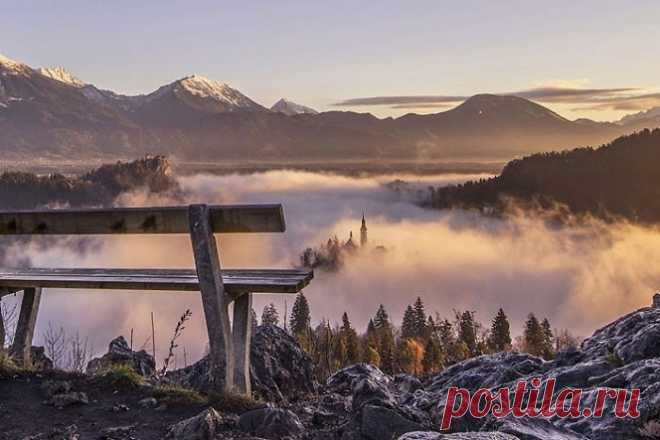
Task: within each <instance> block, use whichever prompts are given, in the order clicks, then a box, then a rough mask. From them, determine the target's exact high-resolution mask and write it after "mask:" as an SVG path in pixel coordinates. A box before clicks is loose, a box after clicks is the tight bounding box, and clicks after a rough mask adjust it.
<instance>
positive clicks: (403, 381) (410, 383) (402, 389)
mask: <svg viewBox="0 0 660 440" xmlns="http://www.w3.org/2000/svg"><path fill="white" fill-rule="evenodd" d="M394 386H395V387H396V390H397V391H398V392H399V393H414V392H415V391H417V390H419V389H422V388H424V387H423V385H422V382H421V381H420V380H419V379H417V378H416V377H415V376H412V375H410V374H397V375H395V376H394Z"/></svg>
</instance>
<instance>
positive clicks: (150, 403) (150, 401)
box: [138, 397, 158, 408]
mask: <svg viewBox="0 0 660 440" xmlns="http://www.w3.org/2000/svg"><path fill="white" fill-rule="evenodd" d="M138 406H139V407H140V408H156V407H157V406H158V401H157V400H156V399H155V398H153V397H146V398H144V399H142V400H140V401H138Z"/></svg>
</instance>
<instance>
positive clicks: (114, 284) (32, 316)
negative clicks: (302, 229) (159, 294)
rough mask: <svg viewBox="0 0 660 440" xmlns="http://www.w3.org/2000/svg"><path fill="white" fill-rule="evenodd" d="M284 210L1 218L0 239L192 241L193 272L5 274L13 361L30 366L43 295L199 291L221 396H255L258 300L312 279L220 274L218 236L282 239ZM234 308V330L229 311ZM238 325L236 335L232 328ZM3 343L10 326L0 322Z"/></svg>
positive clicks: (2, 290) (85, 212)
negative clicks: (58, 291)
mask: <svg viewBox="0 0 660 440" xmlns="http://www.w3.org/2000/svg"><path fill="white" fill-rule="evenodd" d="M284 230H285V221H284V213H283V209H282V206H281V205H238V206H207V205H201V204H200V205H190V206H187V207H186V206H183V207H164V208H111V209H75V210H74V209H71V210H69V209H66V210H65V209H62V210H60V209H53V210H39V211H14V212H6V211H0V234H4V235H32V234H38V235H56V234H61V235H74V234H178V233H186V234H190V238H191V241H192V247H193V256H194V260H195V267H196V270H192V269H45V268H39V269H36V268H31V269H14V268H11V269H8V268H4V269H0V298H1V297H2V296H3V295H8V294H11V293H15V292H18V291H23V300H22V303H21V309H20V314H19V318H18V324H17V326H16V333H15V336H14V343H13V345H12V347H11V352H12V354H13V355H14V356H15V357H16V358H18V359H20V360H21V361H22V362H23V363H25V364H30V351H31V346H32V338H33V335H34V328H35V324H36V320H37V313H38V311H39V301H40V299H41V293H42V289H43V288H69V289H129V290H165V291H167V290H170V291H198V292H201V298H202V306H203V309H204V315H205V318H206V326H207V331H208V338H209V360H210V362H209V365H210V368H211V371H210V374H211V378H212V380H213V383H214V384H215V385H214V386H215V387H216V388H217V389H222V390H227V391H237V392H241V393H245V394H250V392H251V390H250V339H251V328H252V325H251V307H252V294H253V293H297V292H300V291H301V289H302V288H303V287H305V286H306V285H307V284H309V282H310V280H311V279H312V277H313V272H311V271H307V270H281V269H232V270H221V269H220V257H219V255H218V246H217V243H216V240H215V237H214V235H213V233H252V232H265V233H270V232H284ZM232 301H233V303H234V312H233V323H232V324H230V320H229V313H228V306H229V304H230V303H231V302H232ZM232 325H233V328H232ZM0 341H4V326H3V323H2V319H1V317H0Z"/></svg>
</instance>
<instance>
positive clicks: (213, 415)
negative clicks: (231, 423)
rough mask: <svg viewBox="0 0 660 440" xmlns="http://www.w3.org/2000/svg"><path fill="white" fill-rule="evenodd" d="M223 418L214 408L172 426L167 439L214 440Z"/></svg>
mask: <svg viewBox="0 0 660 440" xmlns="http://www.w3.org/2000/svg"><path fill="white" fill-rule="evenodd" d="M222 424H223V418H222V416H220V414H218V412H217V411H216V410H214V409H213V408H209V409H207V410H205V411H202V412H201V413H199V414H197V415H196V416H194V417H191V418H189V419H186V420H182V421H180V422H179V423H176V424H174V425H172V426H171V427H170V429H169V431H168V433H167V438H168V439H172V440H213V439H215V434H216V431H218V429H219V428H220V427H221V425H222Z"/></svg>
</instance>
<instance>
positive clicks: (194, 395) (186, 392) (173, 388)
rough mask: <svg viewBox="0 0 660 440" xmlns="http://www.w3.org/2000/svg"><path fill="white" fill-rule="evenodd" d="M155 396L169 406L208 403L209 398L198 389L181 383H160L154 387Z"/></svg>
mask: <svg viewBox="0 0 660 440" xmlns="http://www.w3.org/2000/svg"><path fill="white" fill-rule="evenodd" d="M153 397H155V398H156V399H158V401H159V402H162V403H165V404H166V405H168V406H194V405H205V404H207V403H208V400H207V399H206V398H205V397H204V396H202V395H201V394H199V393H198V392H197V391H195V390H192V389H190V388H184V387H182V386H179V385H159V386H157V387H155V388H154V390H153Z"/></svg>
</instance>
